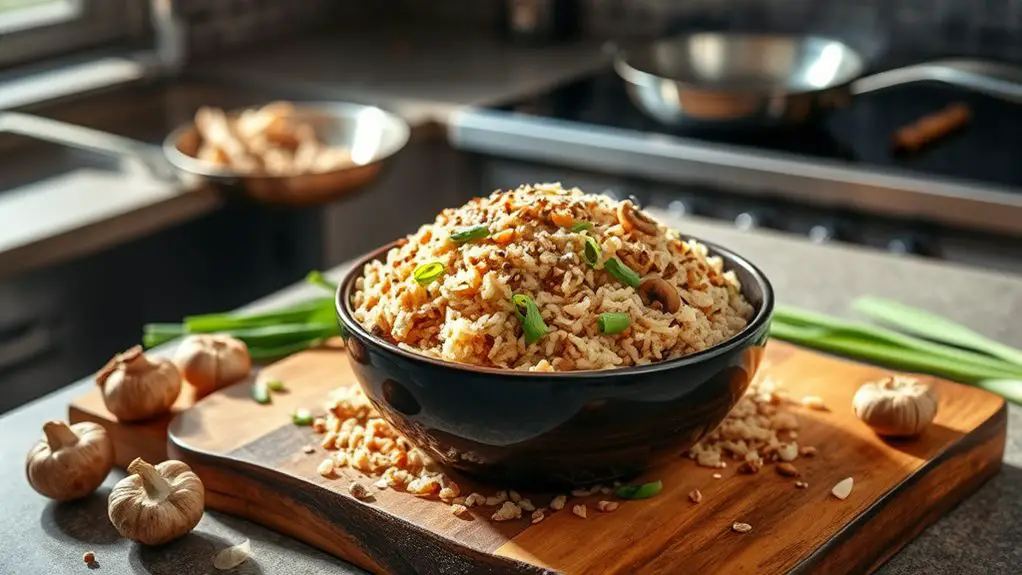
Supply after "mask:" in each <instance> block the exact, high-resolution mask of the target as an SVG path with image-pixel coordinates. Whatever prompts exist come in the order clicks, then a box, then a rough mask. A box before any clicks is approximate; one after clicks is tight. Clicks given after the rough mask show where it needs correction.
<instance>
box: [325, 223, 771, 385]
mask: <svg viewBox="0 0 1022 575" xmlns="http://www.w3.org/2000/svg"><path fill="white" fill-rule="evenodd" d="M680 237H681V238H682V239H685V240H695V241H697V242H699V243H701V244H703V245H705V246H706V248H707V249H708V250H709V254H710V255H716V256H720V257H721V258H723V259H724V263H725V266H726V264H731V266H732V267H734V266H738V267H742V268H745V270H746V271H748V272H749V274H750V275H751V276H752V277H753V278H755V280H756V282H757V283H758V284H759V285H760V287H761V288H762V290H763V303H762V304H761V305H760V306H759V309H758V310H757V311H756V315H755V316H754V317H753V318H752V321H750V322H749V323H748V324H747V325H746V326H745V327H744V328H742V331H740V332H738V333H737V334H735V335H733V336H731V337H730V338H728V339H726V340H724V341H722V342H720V343H718V344H716V345H713V346H710V347H708V348H706V349H704V350H702V351H698V352H696V353H693V354H690V355H686V356H683V357H679V358H676V359H672V360H668V361H660V362H656V363H650V364H646V365H631V366H627V367H614V368H609V369H588V370H575V371H520V370H513V369H500V368H496V367H482V366H476V365H471V364H467V363H456V362H453V361H447V360H443V359H438V358H435V357H431V356H428V355H425V354H421V353H416V352H412V351H408V350H406V349H403V348H401V347H398V346H397V345H394V344H392V343H390V342H388V341H384V340H382V339H380V338H378V337H376V336H374V335H372V334H371V333H369V332H368V331H367V330H366V329H365V328H364V327H362V324H360V323H359V322H358V321H356V320H355V318H354V317H352V315H351V310H350V305H351V304H350V297H349V296H350V293H351V290H352V288H353V286H354V284H355V280H356V279H358V277H359V276H361V274H362V272H363V270H364V268H365V265H366V264H367V263H368V262H370V261H372V260H374V259H378V258H380V257H381V256H383V255H385V254H386V253H387V252H388V251H390V250H391V248H394V247H398V246H399V245H400V244H401V241H402V240H396V241H394V242H391V243H389V244H386V245H383V246H381V247H379V248H376V249H374V250H372V251H370V252H368V253H367V254H365V255H363V256H362V257H361V258H359V259H358V260H357V261H356V262H355V263H354V264H352V266H351V267H350V268H349V269H348V270H347V271H346V272H345V273H344V277H343V278H342V279H341V283H340V284H339V285H338V286H337V291H336V292H335V294H334V307H335V310H336V312H337V317H338V318H339V319H340V321H341V327H342V328H343V329H345V330H347V331H348V332H349V333H352V332H353V333H355V334H357V335H358V336H359V337H360V338H361V339H364V340H368V341H369V342H370V343H372V344H373V345H377V346H379V347H381V348H383V349H385V350H387V351H389V352H390V353H394V354H397V355H400V356H402V357H404V358H406V359H408V360H411V361H413V362H417V363H428V364H431V365H433V366H436V367H440V368H444V369H453V370H456V371H463V372H469V373H476V374H486V375H500V376H505V377H516V378H522V379H550V378H555V379H604V378H614V377H618V376H623V375H643V374H648V373H659V372H661V371H668V370H672V369H679V368H683V367H686V366H691V365H696V364H699V363H701V362H703V361H706V360H709V359H713V358H715V357H719V356H721V355H724V354H727V353H730V352H732V351H734V350H735V349H736V348H740V347H742V346H744V345H746V344H747V343H748V340H750V339H752V338H753V337H754V336H755V334H756V333H758V332H759V331H760V329H761V328H763V327H764V326H765V325H766V324H768V323H769V322H770V319H771V317H772V316H773V311H774V288H773V286H772V285H771V284H770V280H769V279H767V277H766V274H764V273H763V271H762V270H760V269H759V268H758V267H756V265H755V264H753V263H752V262H750V261H749V260H748V259H746V258H745V257H743V256H741V255H739V254H737V253H735V252H733V251H731V250H729V249H727V248H724V247H721V246H720V245H718V244H715V243H713V242H707V241H703V240H702V239H700V238H697V237H695V236H690V235H686V234H680ZM743 288H744V285H743ZM743 291H744V289H743ZM345 339H347V338H345Z"/></svg>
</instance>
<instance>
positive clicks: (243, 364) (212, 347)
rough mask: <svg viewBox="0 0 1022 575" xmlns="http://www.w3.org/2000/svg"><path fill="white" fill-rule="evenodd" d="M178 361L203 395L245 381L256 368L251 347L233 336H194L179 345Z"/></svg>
mask: <svg viewBox="0 0 1022 575" xmlns="http://www.w3.org/2000/svg"><path fill="white" fill-rule="evenodd" d="M174 362H175V363H177V366H178V368H179V369H180V370H181V374H182V375H184V378H185V379H186V380H187V381H188V383H190V384H192V385H194V386H195V388H196V390H197V391H198V392H199V395H206V394H207V393H212V392H214V391H216V390H217V389H220V388H221V387H224V386H227V385H230V384H232V383H236V382H238V381H241V380H242V379H245V377H246V376H248V372H249V371H250V370H251V369H252V358H251V357H250V356H249V354H248V346H247V345H245V342H243V341H241V340H239V339H235V338H233V337H231V336H229V335H193V336H190V337H188V338H187V339H185V340H184V341H183V342H181V345H180V346H179V347H178V348H177V354H176V355H175V356H174Z"/></svg>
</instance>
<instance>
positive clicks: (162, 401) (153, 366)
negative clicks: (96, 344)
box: [96, 345, 181, 422]
mask: <svg viewBox="0 0 1022 575" xmlns="http://www.w3.org/2000/svg"><path fill="white" fill-rule="evenodd" d="M96 383H97V384H99V388H100V390H101V391H102V392H103V403H104V404H105V405H106V408H107V409H108V410H110V413H112V414H114V415H116V416H117V419H119V420H121V421H127V422H133V421H144V420H146V419H152V418H153V417H156V416H157V415H163V414H164V413H167V412H168V411H170V407H171V406H172V405H174V401H175V400H176V399H177V396H178V394H180V393H181V374H180V373H178V371H177V368H176V367H174V364H173V362H171V361H170V360H168V359H165V358H162V357H148V356H146V354H145V353H143V352H142V346H139V345H136V346H135V347H133V348H131V349H129V350H128V351H125V352H124V353H120V354H117V355H116V356H114V358H113V359H111V360H110V362H109V363H107V364H106V366H105V367H104V368H103V369H102V370H100V372H99V373H98V374H96Z"/></svg>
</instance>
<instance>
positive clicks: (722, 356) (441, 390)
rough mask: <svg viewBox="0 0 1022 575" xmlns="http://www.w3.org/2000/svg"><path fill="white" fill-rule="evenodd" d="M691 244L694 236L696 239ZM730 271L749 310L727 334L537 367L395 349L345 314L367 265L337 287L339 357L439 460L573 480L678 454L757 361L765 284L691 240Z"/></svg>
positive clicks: (490, 474) (633, 469) (511, 480)
mask: <svg viewBox="0 0 1022 575" xmlns="http://www.w3.org/2000/svg"><path fill="white" fill-rule="evenodd" d="M698 241H700V242H702V240H698ZM702 243H704V244H706V246H707V247H708V248H709V251H710V253H711V255H718V256H721V257H722V258H723V260H724V267H725V269H728V270H733V271H734V272H735V273H736V274H737V276H738V278H739V279H740V280H741V282H742V289H743V292H744V295H745V297H746V298H747V299H748V301H749V303H751V304H752V305H753V307H754V308H755V310H756V311H755V314H754V316H753V318H752V320H751V321H750V322H749V325H748V326H747V327H746V328H745V329H744V330H742V331H741V332H740V333H738V334H737V335H735V336H734V337H732V338H731V339H729V340H727V341H725V342H723V343H721V344H718V345H716V346H713V347H711V348H709V349H706V350H704V351H701V352H699V353H695V354H692V355H689V356H686V357H683V358H679V359H675V360H672V361H665V362H661V363H655V364H651V365H644V366H637V367H626V368H620V369H609V370H602V371H577V372H554V373H536V372H520V371H511V370H501V369H493V368H481V367H475V366H471V365H465V364H459V363H452V362H447V361H442V360H438V359H434V358H431V357H427V356H424V355H419V354H417V353H413V352H410V351H406V350H404V349H401V348H399V347H397V346H395V345H393V344H391V343H389V342H387V341H384V340H382V339H380V338H378V337H375V336H373V335H372V334H370V333H369V332H368V331H367V330H366V329H365V328H364V327H362V325H361V324H359V323H358V322H357V321H355V319H354V318H353V317H352V311H351V303H350V302H351V295H352V292H353V291H354V289H355V280H356V279H357V278H358V277H359V276H360V275H361V274H362V270H363V267H364V265H365V264H366V262H368V261H371V260H373V259H377V258H381V257H384V256H385V255H386V253H387V251H388V250H389V249H391V248H392V247H394V245H395V244H391V245H388V246H384V247H382V248H380V249H378V250H376V251H374V252H372V253H370V254H368V255H367V256H365V257H364V258H362V259H361V260H360V261H359V262H358V263H356V264H355V265H354V266H353V267H352V268H351V270H350V271H349V272H348V273H347V275H346V276H345V277H344V280H343V281H342V282H341V285H340V288H339V290H338V294H337V314H338V317H339V319H340V324H341V331H342V334H343V336H344V339H345V341H346V343H347V346H348V351H349V353H348V357H349V360H350V362H351V367H352V369H353V370H354V371H355V375H356V376H357V377H358V379H359V382H360V383H361V384H362V388H363V389H364V390H365V392H366V394H367V395H368V396H369V399H370V400H371V401H372V403H373V405H375V406H376V408H377V409H378V410H379V411H380V413H381V414H382V415H383V417H384V418H386V419H387V421H389V422H390V423H391V424H393V425H394V426H395V427H397V428H398V429H399V430H401V432H402V433H404V434H405V435H406V436H408V438H409V439H411V440H412V441H413V442H415V443H416V444H417V445H419V446H420V447H422V448H425V449H426V450H428V451H429V452H430V454H431V455H432V456H433V457H435V458H436V459H437V460H439V461H441V462H442V463H444V464H445V465H447V466H450V467H453V468H455V469H458V470H460V471H464V472H468V473H470V474H473V475H478V476H484V477H486V478H489V479H492V480H496V481H497V482H500V483H502V484H512V485H522V484H527V485H537V484H540V485H548V486H549V485H561V486H563V485H569V486H570V485H581V484H587V483H593V482H597V481H607V480H611V479H616V478H623V477H627V476H629V475H633V474H635V473H637V472H639V471H641V470H643V469H644V468H646V467H649V466H651V465H653V464H655V463H656V462H658V461H659V460H662V459H664V458H672V457H674V458H676V457H679V456H680V455H681V454H682V453H683V452H684V451H685V450H686V449H688V448H689V447H691V446H692V445H693V444H695V442H697V441H698V440H699V439H700V438H702V437H703V436H704V435H705V434H706V433H708V432H709V431H711V430H713V429H714V428H715V427H716V426H717V424H719V423H720V422H721V421H722V420H723V419H724V416H725V415H727V413H728V411H730V409H731V408H732V407H733V406H734V405H735V402H737V401H738V399H739V398H740V397H741V396H742V394H743V393H744V392H745V390H746V388H747V387H748V385H749V382H750V380H751V379H752V376H753V374H755V372H756V369H757V368H758V367H759V363H760V360H761V358H762V356H763V348H764V345H765V344H766V341H767V331H768V328H769V326H770V318H771V316H772V314H773V308H774V295H773V289H772V288H771V286H770V282H769V281H768V280H767V278H766V277H765V276H764V275H763V272H761V271H760V270H759V269H758V268H756V267H755V266H754V265H752V264H751V263H749V262H748V261H747V260H746V259H744V258H742V257H741V256H739V255H737V254H735V253H733V252H730V251H728V250H726V249H723V248H721V247H718V246H715V245H713V244H709V243H706V242H702Z"/></svg>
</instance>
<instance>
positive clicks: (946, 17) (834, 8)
mask: <svg viewBox="0 0 1022 575" xmlns="http://www.w3.org/2000/svg"><path fill="white" fill-rule="evenodd" d="M501 1H502V0H374V1H372V2H365V1H356V0H333V1H331V0H301V1H297V0H179V2H180V4H179V5H180V7H181V10H182V13H183V14H184V15H185V17H186V18H187V19H188V21H189V22H190V24H191V25H192V28H191V31H190V37H191V42H192V47H193V51H194V52H195V53H197V54H202V53H204V52H208V51H218V50H221V49H224V48H229V47H238V46H244V45H250V44H253V43H260V42H265V41H268V40H272V39H276V38H282V37H288V36H294V35H296V34H300V33H302V32H304V31H307V30H310V29H314V28H317V27H322V26H336V25H337V24H338V23H342V24H343V22H344V21H345V20H349V21H352V22H357V21H361V20H364V19H374V20H379V19H386V20H390V21H393V22H395V23H401V22H407V23H422V22H426V23H428V24H429V25H433V26H437V27H447V26H464V25H472V26H493V27H494V28H495V27H496V22H497V20H498V18H499V13H500V2H501ZM577 2H578V3H579V5H580V9H581V14H582V29H583V30H584V33H585V34H586V35H589V36H593V37H599V38H619V37H624V38H633V39H641V38H647V37H654V36H658V35H662V34H665V33H668V32H670V31H672V30H679V29H745V30H766V31H778V32H797V33H815V34H826V35H830V36H835V37H838V38H840V39H842V40H844V41H846V42H848V43H850V44H852V45H853V46H855V47H856V48H857V49H858V50H860V51H861V52H862V53H863V54H865V55H867V56H868V57H870V59H871V60H873V62H874V64H875V65H891V64H895V63H900V62H901V61H907V60H916V59H922V58H929V57H937V56H944V55H963V56H964V55H968V56H982V57H990V58H996V59H1004V60H1013V61H1022V0H577Z"/></svg>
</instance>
